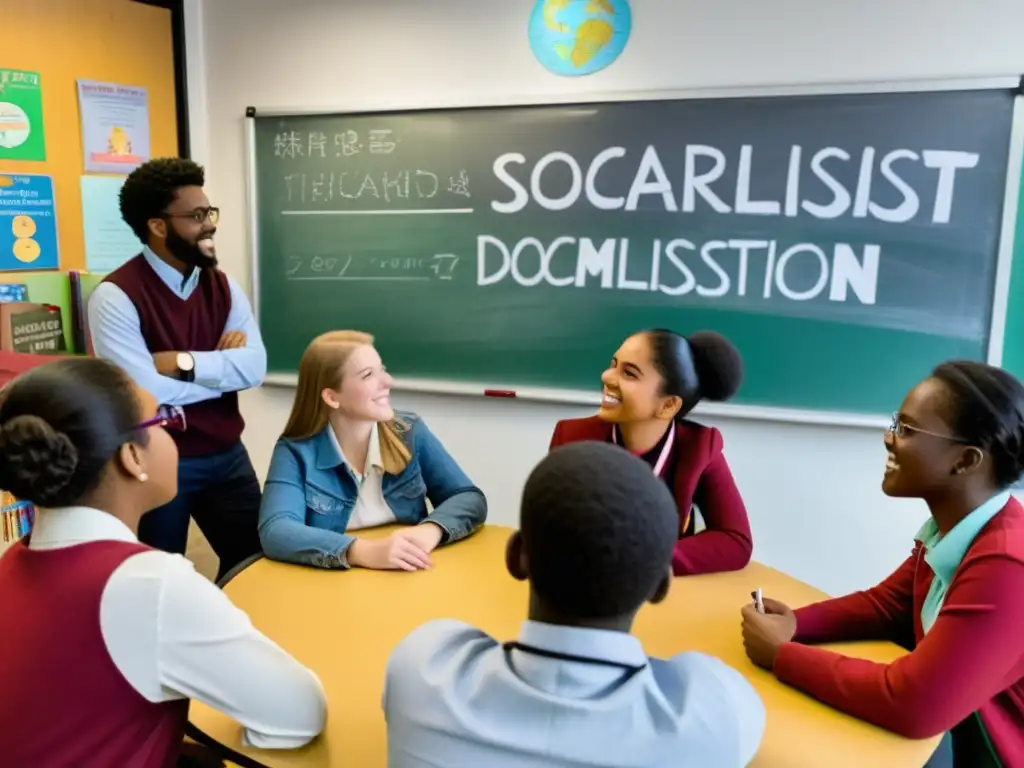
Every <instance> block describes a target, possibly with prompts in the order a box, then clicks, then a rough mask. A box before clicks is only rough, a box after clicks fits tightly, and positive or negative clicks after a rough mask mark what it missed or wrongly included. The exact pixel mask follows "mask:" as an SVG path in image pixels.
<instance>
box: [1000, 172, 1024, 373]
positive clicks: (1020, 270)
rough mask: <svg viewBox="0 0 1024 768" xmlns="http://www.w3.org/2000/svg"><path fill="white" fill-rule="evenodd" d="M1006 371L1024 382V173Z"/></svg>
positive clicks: (1009, 304) (1005, 342)
mask: <svg viewBox="0 0 1024 768" xmlns="http://www.w3.org/2000/svg"><path fill="white" fill-rule="evenodd" d="M1002 363H1003V368H1005V369H1006V370H1008V371H1009V372H1010V373H1012V374H1013V375H1014V376H1016V377H1017V378H1018V379H1020V380H1021V381H1024V173H1022V175H1021V180H1020V195H1019V198H1018V205H1017V226H1016V234H1015V236H1014V239H1013V269H1012V272H1011V273H1010V290H1009V295H1008V296H1007V301H1006V329H1005V331H1004V333H1003V361H1002Z"/></svg>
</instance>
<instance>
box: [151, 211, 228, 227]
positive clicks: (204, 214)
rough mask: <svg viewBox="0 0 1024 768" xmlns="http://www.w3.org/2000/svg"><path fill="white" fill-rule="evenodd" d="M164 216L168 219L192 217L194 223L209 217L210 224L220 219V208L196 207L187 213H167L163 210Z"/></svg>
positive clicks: (200, 222) (201, 221) (199, 222)
mask: <svg viewBox="0 0 1024 768" xmlns="http://www.w3.org/2000/svg"><path fill="white" fill-rule="evenodd" d="M164 216H167V217H168V218H170V219H192V221H194V222H195V223H196V224H202V223H203V222H205V221H206V220H207V219H209V220H210V223H211V224H216V223H217V222H218V221H220V208H196V209H195V210H194V211H189V212H188V213H169V212H166V211H165V212H164Z"/></svg>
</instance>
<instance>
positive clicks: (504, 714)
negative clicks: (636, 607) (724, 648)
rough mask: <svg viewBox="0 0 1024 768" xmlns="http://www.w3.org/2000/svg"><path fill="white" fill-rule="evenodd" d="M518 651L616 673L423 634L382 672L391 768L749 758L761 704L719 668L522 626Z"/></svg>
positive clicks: (680, 765)
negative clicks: (528, 649) (559, 656)
mask: <svg viewBox="0 0 1024 768" xmlns="http://www.w3.org/2000/svg"><path fill="white" fill-rule="evenodd" d="M519 642H520V643H521V644H522V645H525V646H530V647H532V648H535V649H540V650H542V651H547V652H553V653H556V654H563V655H569V656H576V657H584V658H588V659H601V660H604V661H605V662H612V663H614V664H618V665H622V666H608V665H606V664H595V663H591V662H586V663H583V662H579V661H567V660H565V659H555V658H550V657H547V656H543V655H538V654H536V653H528V652H524V651H520V650H516V649H512V650H509V651H506V650H505V649H504V648H503V647H502V646H501V644H499V643H498V641H496V640H495V639H494V638H492V637H490V636H488V635H486V634H485V633H483V632H481V631H480V630H478V629H475V628H474V627H471V626H469V625H468V624H464V623H462V622H459V621H454V620H449V619H443V620H439V621H432V622H430V623H428V624H424V625H423V626H421V627H419V628H418V629H416V630H414V631H413V632H412V633H411V634H410V635H409V636H408V637H406V638H405V639H404V640H403V641H402V642H401V643H400V644H399V645H398V647H397V648H395V650H394V652H393V653H392V655H391V659H390V660H389V662H388V669H387V675H386V681H385V691H384V702H383V704H384V713H385V717H386V718H387V726H388V765H389V767H390V768H436V767H437V766H445V768H480V767H481V766H486V768H492V767H493V768H584V766H586V768H613V767H614V768H741V766H745V765H747V764H748V763H749V762H750V761H751V760H753V758H754V755H755V754H756V753H757V750H758V748H759V746H760V743H761V739H762V737H763V735H764V728H765V709H764V704H763V703H762V702H761V699H760V697H759V696H758V695H757V692H756V691H755V690H754V689H753V687H752V686H751V685H750V683H748V682H747V680H746V679H745V678H744V677H743V676H742V675H741V674H740V673H739V672H737V671H736V670H734V669H732V668H731V667H729V666H728V665H726V664H724V663H723V662H721V661H720V660H719V659H716V658H714V657H712V656H707V655H705V654H702V653H681V654H679V655H677V656H674V657H672V658H671V659H666V660H660V659H648V657H647V655H646V654H645V653H644V650H643V646H642V645H641V644H640V641H639V640H638V639H637V638H635V637H633V636H632V635H628V634H625V633H622V632H611V631H606V630H598V629H585V628H579V627H564V626H555V625H551V624H542V623H539V622H532V621H527V622H525V623H524V624H523V628H522V631H521V632H520V636H519ZM626 667H633V668H639V671H638V672H636V673H633V674H630V672H629V671H628V670H627V669H626Z"/></svg>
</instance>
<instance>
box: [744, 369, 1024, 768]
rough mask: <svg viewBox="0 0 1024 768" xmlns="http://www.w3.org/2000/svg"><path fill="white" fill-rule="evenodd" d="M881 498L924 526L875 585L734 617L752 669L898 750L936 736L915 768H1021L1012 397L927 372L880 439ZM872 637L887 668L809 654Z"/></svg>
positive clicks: (1023, 439) (991, 380) (1017, 462)
mask: <svg viewBox="0 0 1024 768" xmlns="http://www.w3.org/2000/svg"><path fill="white" fill-rule="evenodd" d="M884 439H885V447H886V450H887V451H888V457H887V459H886V464H885V474H884V476H883V478H882V491H883V492H884V493H885V494H886V495H887V496H893V497H897V498H912V499H921V500H923V501H924V502H925V503H926V504H927V505H928V510H929V512H930V513H931V517H929V519H928V520H927V521H926V522H925V524H924V525H923V526H922V527H921V530H920V531H919V532H918V534H917V536H916V537H915V543H914V549H913V551H912V552H911V554H910V557H908V558H907V559H906V560H905V561H904V562H903V564H902V565H901V566H900V567H899V568H898V569H897V570H896V572H895V573H893V574H892V575H891V576H889V577H888V578H887V579H885V581H883V582H882V583H881V584H879V585H878V586H875V587H872V588H871V589H868V590H866V591H863V592H856V593H854V594H852V595H847V596H846V597H839V598H836V599H833V600H825V601H823V602H820V603H816V604H814V605H809V606H806V607H804V608H800V609H798V610H796V611H792V610H790V609H789V608H788V607H787V606H785V605H784V604H782V603H780V602H778V601H776V600H764V601H763V602H764V607H765V610H766V614H759V613H757V612H755V611H753V610H751V609H749V608H745V609H743V642H744V645H745V646H746V649H747V655H748V656H749V657H750V659H751V660H752V661H753V662H754V663H755V664H757V665H759V666H762V667H764V668H765V669H768V670H774V672H775V676H776V677H778V678H779V680H781V681H782V682H784V683H787V684H788V685H791V686H793V687H795V688H797V689H799V690H801V691H804V692H805V693H808V694H810V695H811V696H814V697H815V698H817V699H820V700H821V701H823V702H824V703H826V704H828V705H830V706H832V707H835V708H836V709H839V710H841V711H843V712H846V713H847V714H850V715H853V716H854V717H858V718H861V719H862V720H867V721H868V722H871V723H874V724H875V725H878V726H881V727H882V728H887V729H889V730H891V731H894V732H896V733H899V734H901V735H903V736H908V737H910V738H917V739H924V738H929V737H933V736H937V735H939V734H944V737H943V741H942V744H941V746H940V748H939V750H938V752H936V754H935V756H934V757H933V758H932V761H931V762H929V764H928V768H932V767H933V766H934V767H935V768H938V766H951V765H956V766H957V768H990V767H992V766H1002V767H1003V768H1016V766H1024V508H1022V507H1021V504H1020V503H1019V502H1018V501H1017V500H1016V499H1015V498H1014V497H1013V496H1012V495H1011V494H1010V487H1011V486H1012V485H1013V483H1015V482H1016V481H1017V480H1018V479H1019V478H1020V476H1021V474H1022V471H1024V466H1022V462H1024V386H1021V383H1020V382H1019V381H1017V380H1016V379H1015V378H1014V377H1013V376H1011V375H1010V374H1009V373H1007V372H1006V371H1003V370H1001V369H999V368H995V367H993V366H990V365H985V364H983V363H978V362H965V361H954V362H947V363H943V364H942V365H940V366H938V367H937V368H936V369H935V370H934V371H933V372H932V374H931V376H929V377H928V378H927V379H925V380H924V381H922V382H921V383H920V384H918V385H917V386H916V387H914V388H913V389H912V390H911V391H910V393H909V394H908V395H907V397H906V399H905V400H904V401H903V405H902V406H901V408H900V410H899V412H897V413H895V414H893V418H892V425H891V426H890V428H889V430H888V431H887V432H886V433H885V438H884ZM875 639H885V640H891V641H893V642H896V643H898V644H900V645H903V646H904V647H906V648H908V649H910V653H909V654H907V655H906V656H903V657H902V658H900V659H898V660H896V661H894V662H892V663H890V664H880V663H876V662H871V661H863V660H859V659H853V658H848V657H846V656H842V655H840V654H838V653H833V652H831V651H827V650H824V649H821V648H815V647H813V646H814V645H815V644H817V643H828V642H845V641H853V640H875Z"/></svg>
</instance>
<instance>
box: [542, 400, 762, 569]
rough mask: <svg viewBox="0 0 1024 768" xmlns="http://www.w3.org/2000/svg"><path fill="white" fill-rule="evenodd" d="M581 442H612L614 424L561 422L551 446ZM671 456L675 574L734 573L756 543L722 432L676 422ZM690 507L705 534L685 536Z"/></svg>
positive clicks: (592, 418) (597, 420)
mask: <svg viewBox="0 0 1024 768" xmlns="http://www.w3.org/2000/svg"><path fill="white" fill-rule="evenodd" d="M581 440H598V441H601V442H605V443H610V442H611V440H612V425H611V424H610V423H608V422H606V421H603V420H602V419H600V418H598V417H597V416H589V417H587V418H584V419H566V420H565V421H560V422H558V424H556V425H555V433H554V434H553V435H552V436H551V446H550V448H557V447H558V446H560V445H566V444H568V443H576V442H579V441H581ZM675 457H676V472H675V483H674V487H673V489H672V491H673V496H675V499H676V508H677V509H678V511H679V535H680V538H679V541H678V542H676V547H675V552H674V553H673V555H672V571H673V573H675V574H676V576H684V575H687V574H696V573H716V572H719V571H738V570H739V569H740V568H743V567H744V566H746V564H747V563H749V562H750V553H751V551H752V550H753V548H754V543H753V539H752V538H751V535H750V521H749V520H748V519H747V509H746V507H745V506H744V504H743V499H742V497H741V496H740V492H739V489H738V488H737V487H736V482H735V481H734V480H733V477H732V472H730V471H729V465H728V464H727V463H726V461H725V456H723V455H722V433H721V432H719V431H718V430H717V429H715V428H714V427H705V426H701V425H700V424H696V423H694V422H692V421H681V422H677V423H676V445H675ZM693 505H696V506H697V507H698V508H699V509H700V514H701V517H703V518H704V524H705V526H706V530H704V531H701V532H700V533H699V534H697V535H692V534H691V535H686V529H687V527H688V524H689V521H690V515H691V513H692V509H693Z"/></svg>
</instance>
